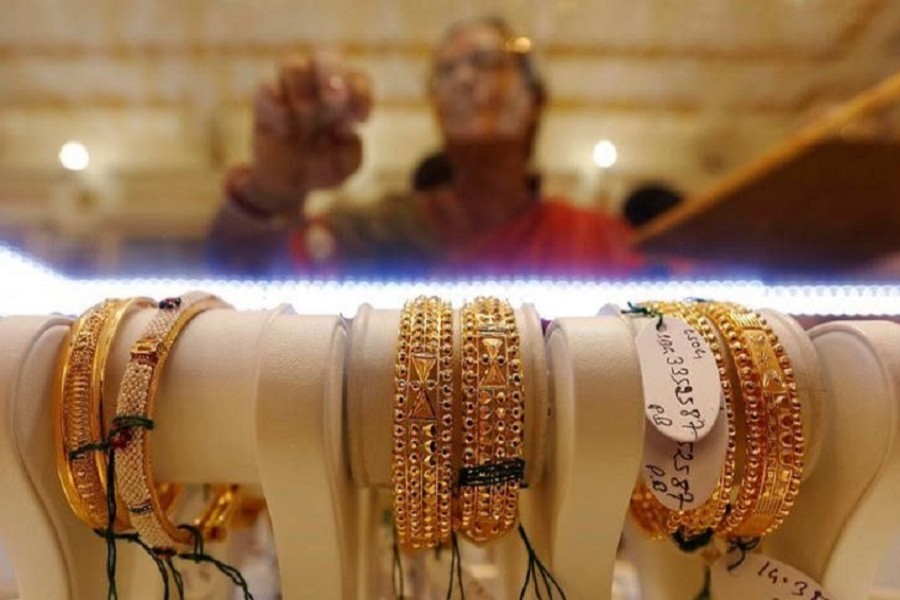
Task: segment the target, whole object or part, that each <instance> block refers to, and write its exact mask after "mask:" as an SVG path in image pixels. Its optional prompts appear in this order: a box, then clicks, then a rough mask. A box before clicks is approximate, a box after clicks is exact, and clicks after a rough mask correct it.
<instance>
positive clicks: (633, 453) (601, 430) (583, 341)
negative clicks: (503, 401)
mask: <svg viewBox="0 0 900 600" xmlns="http://www.w3.org/2000/svg"><path fill="white" fill-rule="evenodd" d="M547 349H548V354H549V359H550V366H551V388H550V389H551V390H552V394H551V399H552V401H553V406H554V416H555V418H554V419H553V421H552V423H553V427H552V428H551V431H550V435H549V437H548V439H549V441H550V443H549V448H550V451H549V452H548V458H547V466H546V476H545V477H544V481H543V482H542V484H541V485H540V487H539V489H537V490H535V491H536V492H538V493H540V494H541V496H542V497H543V499H544V507H543V511H544V515H543V518H544V521H545V522H546V523H547V528H548V532H549V539H550V550H551V551H550V557H551V558H552V565H553V573H554V575H556V576H558V577H559V579H560V580H561V581H563V582H564V585H565V591H566V594H567V596H568V597H569V598H573V599H574V598H596V599H599V600H604V599H606V600H608V599H609V598H610V597H611V594H612V583H613V568H614V566H615V563H616V552H617V549H618V545H619V539H620V537H621V534H622V524H623V522H624V520H625V517H626V512H627V509H628V502H629V500H630V498H631V491H632V489H633V488H634V482H635V479H636V476H637V473H638V470H639V469H640V459H641V449H642V445H643V438H644V420H645V419H644V409H643V396H642V388H641V373H640V367H639V364H638V361H637V352H636V350H635V346H634V339H633V336H632V334H631V330H630V328H629V326H628V324H627V323H625V322H624V321H623V320H621V319H619V318H618V317H591V318H563V319H557V320H556V321H554V322H553V324H552V325H551V326H550V328H549V330H548V332H547ZM649 597H652V596H648V598H649Z"/></svg>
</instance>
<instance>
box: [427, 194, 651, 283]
mask: <svg viewBox="0 0 900 600" xmlns="http://www.w3.org/2000/svg"><path fill="white" fill-rule="evenodd" d="M628 237H629V230H628V228H627V226H626V225H625V223H624V222H623V221H621V220H619V219H616V218H615V217H611V216H608V215H605V214H603V213H600V212H598V211H594V210H586V209H583V208H578V207H576V206H573V205H571V204H569V203H566V202H562V201H558V200H545V201H542V202H538V203H536V204H535V205H534V207H533V208H532V209H531V210H529V211H528V212H526V213H524V214H522V215H521V216H520V217H518V218H517V219H516V220H514V221H512V222H510V223H509V224H508V225H506V226H504V227H502V228H500V229H498V230H496V231H492V232H490V233H488V234H485V235H483V236H481V237H480V238H478V239H476V240H474V241H471V242H469V243H466V244H465V246H462V247H457V248H450V249H448V254H447V256H446V259H445V261H444V266H443V268H442V269H441V270H446V271H448V272H449V273H452V274H457V275H459V274H473V275H480V274H484V275H536V276H547V277H563V276H567V277H591V276H598V275H599V276H613V277H615V276H624V275H628V274H630V273H633V272H634V271H635V270H637V269H639V268H640V267H641V266H642V261H641V260H640V259H639V258H638V257H637V256H636V255H635V254H634V253H632V252H631V251H630V249H629V247H628Z"/></svg>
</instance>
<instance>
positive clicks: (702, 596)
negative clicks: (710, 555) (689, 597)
mask: <svg viewBox="0 0 900 600" xmlns="http://www.w3.org/2000/svg"><path fill="white" fill-rule="evenodd" d="M709 579H710V576H709V567H706V574H705V575H704V578H703V589H701V590H700V593H699V594H697V597H696V598H694V600H712V591H711V590H710V587H709Z"/></svg>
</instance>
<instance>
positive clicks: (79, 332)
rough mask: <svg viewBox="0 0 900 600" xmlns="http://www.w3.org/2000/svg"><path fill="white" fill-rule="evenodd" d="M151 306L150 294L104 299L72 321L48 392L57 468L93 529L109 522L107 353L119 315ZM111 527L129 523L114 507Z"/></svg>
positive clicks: (75, 507) (74, 507) (76, 510)
mask: <svg viewBox="0 0 900 600" xmlns="http://www.w3.org/2000/svg"><path fill="white" fill-rule="evenodd" d="M150 306H153V301H152V300H150V299H149V298H135V299H131V300H106V301H104V302H101V303H99V304H96V305H94V306H92V307H91V308H89V309H88V310H87V311H86V312H85V313H84V314H83V315H82V316H81V317H79V318H78V319H76V320H75V322H73V323H72V326H71V327H70V329H69V334H68V336H67V338H66V341H65V342H64V343H63V346H62V348H61V351H60V355H59V361H58V366H57V372H56V384H55V393H54V397H53V440H54V454H55V456H56V470H57V474H58V475H59V481H60V484H62V489H63V492H64V494H65V496H66V500H67V501H68V502H69V506H70V507H71V508H72V511H73V512H74V513H75V515H76V516H77V517H78V518H79V519H81V520H82V521H83V522H84V523H85V524H87V525H88V526H89V527H91V528H92V529H105V528H106V527H107V526H108V521H109V515H108V513H107V504H106V502H107V500H106V466H107V465H106V451H105V446H104V441H105V440H106V427H105V423H104V421H103V404H104V398H103V389H104V380H105V372H106V358H107V356H108V355H109V351H110V348H111V346H112V343H113V341H114V338H115V335H116V331H117V329H118V327H119V324H120V323H121V321H122V319H123V318H124V317H125V316H126V315H127V314H128V313H129V312H130V311H132V310H134V309H138V308H148V307H150ZM114 527H115V529H116V531H124V530H127V529H128V528H129V520H128V515H127V514H125V513H124V512H122V511H118V513H117V519H116V523H114Z"/></svg>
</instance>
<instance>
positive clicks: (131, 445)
mask: <svg viewBox="0 0 900 600" xmlns="http://www.w3.org/2000/svg"><path fill="white" fill-rule="evenodd" d="M227 307H228V305H227V304H225V303H224V302H223V301H222V300H220V299H218V298H216V297H215V296H212V295H209V294H204V293H201V292H191V293H189V294H186V295H184V296H182V297H181V298H169V299H166V300H163V301H161V302H160V303H159V310H157V311H156V314H155V315H154V316H153V318H152V319H151V320H150V323H149V324H148V325H147V328H146V330H145V331H144V333H143V335H142V336H141V337H140V338H139V339H138V340H137V342H135V344H134V345H133V346H132V350H131V359H130V360H129V362H128V365H127V366H126V369H125V374H124V375H123V377H122V385H121V387H120V390H119V397H118V401H117V404H116V418H115V419H114V421H113V423H114V425H115V427H116V430H115V431H116V434H115V435H113V436H110V437H111V439H110V444H111V446H112V447H113V449H114V450H113V451H114V452H115V461H116V462H115V473H116V487H117V490H118V492H119V494H120V496H121V498H122V501H123V503H124V504H125V506H126V508H127V511H128V513H129V516H130V519H131V523H132V525H133V526H134V528H135V529H136V530H137V532H138V533H139V534H140V536H141V537H142V538H143V540H144V542H145V543H146V544H147V545H148V546H150V547H151V548H153V550H154V551H155V552H158V553H160V554H174V553H177V552H181V551H185V550H188V549H190V548H191V547H192V544H193V543H194V542H195V541H196V540H195V539H194V536H193V533H192V532H191V531H189V530H187V529H185V528H179V527H178V526H176V525H175V524H173V523H172V522H171V521H170V520H169V518H168V517H167V515H166V511H165V507H164V506H163V504H162V502H161V500H160V496H159V492H158V490H157V487H156V484H155V483H154V477H153V465H152V462H151V455H150V426H152V417H153V407H154V404H155V402H156V394H157V388H158V386H159V381H160V378H161V376H162V373H163V369H164V367H165V364H166V361H167V359H168V357H169V352H170V350H171V348H172V346H173V344H174V343H175V341H176V339H177V337H178V335H179V334H180V333H181V331H182V330H183V329H184V328H185V327H186V326H187V325H188V323H189V322H190V321H191V320H192V319H193V318H194V317H196V316H197V315H199V314H200V313H202V312H204V311H206V310H209V309H213V308H227ZM217 489H218V491H219V493H218V495H217V496H216V497H215V498H214V500H213V502H212V504H211V505H210V507H209V508H208V509H207V511H206V513H205V514H204V515H203V516H202V517H201V518H200V519H198V520H197V521H195V523H194V524H195V526H196V527H197V529H199V530H200V533H201V535H202V536H203V537H204V539H215V538H216V537H217V536H218V537H221V536H222V535H224V528H223V526H222V525H223V523H224V522H225V520H226V519H227V518H228V515H229V514H230V513H231V511H232V509H233V507H234V506H235V505H236V501H235V500H236V497H235V492H236V487H235V486H222V487H220V488H217Z"/></svg>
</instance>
